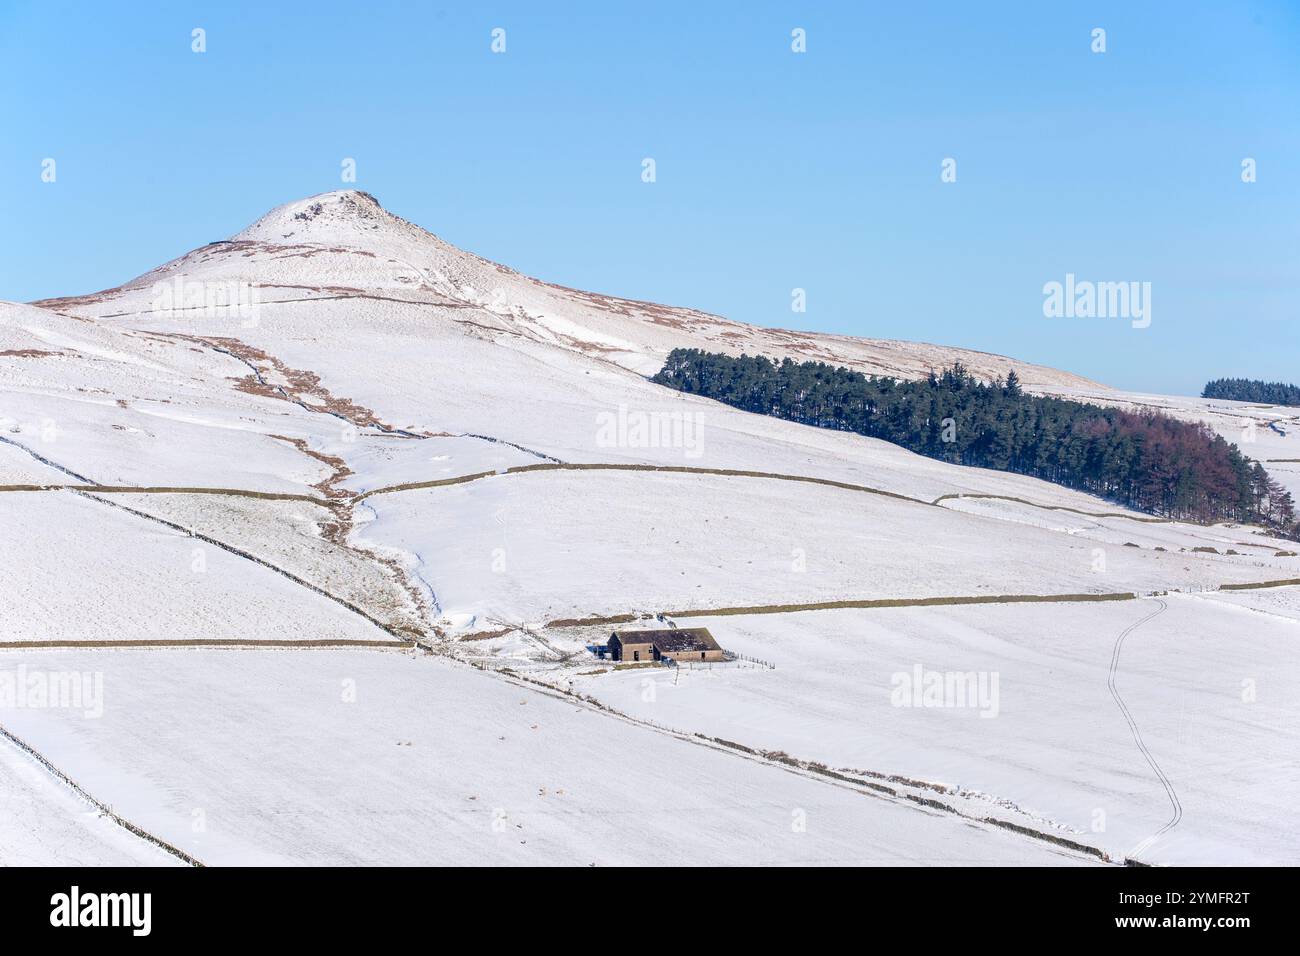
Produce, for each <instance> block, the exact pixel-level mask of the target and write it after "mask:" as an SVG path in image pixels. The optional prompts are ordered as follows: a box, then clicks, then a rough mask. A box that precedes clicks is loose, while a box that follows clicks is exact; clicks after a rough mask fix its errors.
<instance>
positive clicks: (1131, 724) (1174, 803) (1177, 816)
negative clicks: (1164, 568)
mask: <svg viewBox="0 0 1300 956" xmlns="http://www.w3.org/2000/svg"><path fill="white" fill-rule="evenodd" d="M1156 603H1157V604H1159V605H1160V607H1159V608H1157V609H1156V610H1154V611H1152V612H1151V613H1150V614H1148V615H1147V616H1146V617H1144V618H1142V619H1141V620H1140V621H1137V622H1135V623H1133V624H1130V625H1129V626H1128V627H1126V628H1125V629H1124V630H1123V632H1122V633H1121V634H1120V636H1119V637H1118V638H1116V640H1115V650H1114V652H1113V653H1112V654H1111V658H1110V677H1109V678H1108V679H1107V681H1106V686H1107V687H1109V688H1110V695H1111V696H1112V697H1114V698H1115V703H1116V704H1118V705H1119V709H1120V713H1122V714H1123V715H1124V720H1125V721H1126V722H1127V723H1128V729H1129V731H1130V732H1131V733H1132V734H1133V740H1134V742H1135V743H1136V744H1137V745H1138V750H1140V751H1142V756H1143V757H1145V758H1146V761H1147V763H1148V764H1149V765H1150V766H1151V769H1152V770H1153V771H1155V775H1156V777H1157V778H1158V779H1159V780H1160V785H1161V786H1162V787H1164V788H1165V795H1166V796H1168V797H1169V805H1170V807H1171V809H1172V813H1173V815H1172V816H1171V817H1170V818H1169V821H1168V822H1167V823H1166V824H1165V825H1164V826H1162V827H1161V828H1160V829H1159V830H1157V831H1156V832H1155V833H1153V834H1151V836H1149V837H1147V838H1146V839H1145V840H1143V841H1142V842H1141V843H1139V844H1138V845H1137V846H1136V847H1134V848H1133V849H1132V851H1130V853H1129V856H1130V857H1134V858H1136V857H1137V855H1138V854H1139V853H1141V852H1143V851H1144V850H1146V849H1147V848H1148V847H1150V846H1151V845H1152V844H1153V843H1155V842H1156V840H1158V839H1160V837H1162V836H1164V834H1166V833H1168V832H1169V831H1170V830H1172V829H1173V828H1174V827H1176V826H1178V823H1179V821H1180V820H1182V818H1183V805H1182V803H1180V802H1179V800H1178V793H1177V791H1175V790H1174V785H1173V784H1172V783H1171V782H1170V780H1169V778H1168V777H1167V776H1165V772H1164V771H1163V770H1161V769H1160V764H1158V763H1156V758H1155V757H1154V756H1152V754H1151V751H1150V750H1148V749H1147V745H1146V744H1145V743H1143V741H1142V734H1141V732H1140V731H1139V730H1138V725H1137V721H1135V720H1134V719H1133V715H1132V714H1131V713H1130V712H1129V709H1128V705H1127V704H1125V703H1124V698H1122V697H1121V696H1120V695H1119V688H1118V687H1116V686H1115V675H1116V674H1117V673H1118V671H1119V655H1120V651H1121V650H1122V649H1123V647H1124V638H1126V637H1128V636H1129V635H1130V634H1132V633H1133V632H1134V631H1136V630H1137V629H1138V628H1139V627H1141V626H1142V625H1143V624H1145V623H1147V621H1150V620H1151V619H1152V618H1154V617H1157V616H1158V615H1161V614H1163V613H1164V612H1165V611H1166V610H1167V609H1168V607H1169V605H1168V604H1166V603H1165V602H1164V601H1161V600H1159V599H1157V600H1156Z"/></svg>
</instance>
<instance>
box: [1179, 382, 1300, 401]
mask: <svg viewBox="0 0 1300 956" xmlns="http://www.w3.org/2000/svg"><path fill="white" fill-rule="evenodd" d="M1201 398H1226V399H1229V400H1231V401H1234V402H1259V403H1261V404H1266V405H1297V406H1300V385H1287V384H1285V383H1284V382H1260V381H1257V380H1255V379H1249V378H1217V379H1215V380H1214V381H1213V382H1209V383H1208V384H1207V385H1206V386H1205V389H1204V391H1202V392H1201Z"/></svg>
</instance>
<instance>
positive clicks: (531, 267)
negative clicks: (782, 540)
mask: <svg viewBox="0 0 1300 956" xmlns="http://www.w3.org/2000/svg"><path fill="white" fill-rule="evenodd" d="M547 11H551V12H547ZM196 27H201V28H203V29H204V30H206V43H207V50H206V52H204V53H201V54H200V53H194V52H193V51H192V50H191V44H192V39H191V36H192V34H191V31H192V30H193V29H194V28H196ZM497 27H500V28H502V29H504V30H505V31H506V32H505V40H506V49H505V52H504V53H493V52H492V50H491V43H492V36H491V32H492V30H493V29H494V28H497ZM1097 27H1100V28H1103V29H1105V31H1106V51H1105V52H1104V53H1094V52H1093V51H1092V45H1093V42H1094V41H1093V37H1092V31H1093V29H1094V28H1097ZM795 28H803V29H804V30H806V36H807V52H805V53H795V52H793V51H792V50H791V42H792V41H791V31H792V30H793V29H795ZM0 120H2V124H0V130H3V135H0V183H2V184H3V185H0V226H2V227H3V228H0V298H4V299H11V300H20V301H26V300H31V299H37V298H42V297H47V296H54V295H69V294H74V293H80V292H87V291H91V290H95V289H100V288H103V287H107V286H111V285H116V284H118V283H120V282H122V281H124V280H126V279H128V278H131V277H133V276H136V275H138V274H140V273H142V272H144V271H146V270H148V269H149V268H152V267H153V266H155V265H158V264H160V263H162V262H164V261H166V260H168V259H170V258H173V257H175V256H177V255H179V254H181V253H183V252H185V251H187V250H189V249H191V248H193V247H195V246H198V245H202V244H203V243H206V242H209V241H211V240H213V239H219V238H225V237H227V236H229V235H231V234H232V233H234V232H236V231H238V230H239V229H241V228H242V227H243V226H245V225H247V224H248V223H249V222H251V221H253V220H254V219H256V218H257V217H258V216H259V215H261V214H262V213H263V212H265V211H266V210H268V209H270V208H271V207H273V206H275V205H278V204H280V203H282V202H287V201H289V200H292V199H297V198H301V197H303V196H307V195H310V194H313V193H317V192H324V191H327V190H331V189H339V188H346V187H348V186H350V185H351V184H346V183H343V182H341V180H340V168H341V167H340V164H341V162H342V161H343V159H344V158H347V157H351V158H354V159H355V160H356V169H357V180H356V183H355V186H356V188H360V189H365V190H367V191H369V192H371V193H373V194H374V195H375V196H376V197H378V199H379V200H380V201H381V202H382V203H383V204H384V205H385V206H386V207H387V208H388V209H390V210H391V211H393V212H395V213H397V214H398V215H400V216H403V217H405V218H407V219H410V220H412V221H414V222H416V223H418V224H420V225H422V226H424V227H425V228H427V229H429V230H431V231H433V232H436V233H438V234H439V235H441V236H442V237H443V238H445V239H447V240H448V241H450V242H453V243H455V244H456V245H459V246H461V247H463V248H466V249H469V250H472V251H474V252H477V253H479V254H481V255H483V256H486V257H487V258H490V259H494V260H496V261H499V262H502V263H505V264H507V265H510V266H513V267H515V268H517V269H520V270H521V271H523V272H526V273H529V274H531V275H535V276H538V277H540V278H544V279H547V280H550V281H555V282H559V283H562V284H565V285H570V286H576V287H579V288H585V289H591V290H595V291H600V292H609V293H614V294H618V295H624V296H629V297H633V298H644V299H650V300H653V301H659V302H667V303H671V304H674V305H686V306H693V307H697V308H701V309H705V310H709V311H713V312H717V313H720V314H723V315H726V316H728V317H730V318H734V319H739V320H743V321H747V322H754V323H757V324H761V325H772V326H782V327H807V328H815V329H819V330H826V331H834V332H844V333H848V334H853V335H863V336H873V337H886V338H901V339H915V340H921V341H930V342H940V343H944V344H951V345H961V346H967V347H971V348H976V349H982V350H985V351H991V352H1001V353H1005V354H1009V355H1013V356H1016V357H1019V358H1022V359H1026V360H1029V361H1034V362H1041V363H1045V364H1049V365H1055V366H1059V367H1062V368H1066V369H1070V370H1072V371H1075V372H1079V373H1082V374H1084V375H1088V376H1090V377H1093V378H1096V379H1099V380H1101V381H1105V382H1109V383H1111V384H1114V385H1118V386H1121V387H1126V388H1135V389H1141V390H1147V391H1166V392H1175V393H1194V392H1197V391H1199V389H1200V387H1201V386H1202V385H1203V384H1204V382H1205V381H1206V380H1207V379H1208V378H1213V377H1219V376H1228V375H1231V376H1238V375H1240V376H1248V377H1260V378H1267V379H1270V380H1271V379H1282V380H1288V381H1293V382H1294V381H1297V380H1300V361H1298V360H1300V324H1298V322H1300V305H1298V303H1300V256H1298V253H1300V240H1298V237H1297V231H1298V230H1300V188H1298V185H1300V123H1298V121H1300V3H1297V2H1296V0H1289V2H1272V0H1241V2H1231V0H1221V2H1198V0H1180V2H1134V0H1125V2H1116V3H1071V2H1048V0H1041V2H1025V3H1010V2H997V0H990V2H989V3H969V2H967V3H959V2H952V3H925V2H915V3H912V2H909V3H872V2H866V0H860V2H831V0H817V2H805V3H761V2H743V3H741V2H712V3H711V2H707V0H695V2H685V3H676V2H668V0H655V2H652V3H612V2H602V3H564V2H562V0H556V2H553V3H538V2H521V3H491V2H481V3H479V2H475V3H471V2H460V3H450V2H448V3H439V2H437V0H433V2H424V3H417V2H411V3H395V2H375V0H367V2H355V0H354V2H328V0H315V2H311V3H305V2H304V3H274V4H273V3H268V2H220V3H217V2H212V3H187V2H157V3H154V2H149V0H132V2H131V3H129V4H126V3H122V4H105V3H90V2H86V3H58V2H48V0H46V2H28V0H0ZM646 157H651V158H653V159H654V160H655V163H656V181H655V182H653V183H646V182H643V181H642V160H643V159H644V158H646ZM949 157H951V158H953V159H955V160H956V173H957V180H956V182H951V183H945V182H941V175H940V173H941V164H942V162H943V160H944V159H945V158H949ZM46 158H53V159H55V161H56V163H57V166H56V180H55V181H54V182H52V183H50V182H43V181H42V178H41V176H42V161H43V160H45V159H46ZM1245 158H1252V159H1254V160H1255V162H1256V170H1257V181H1256V182H1254V183H1243V182H1242V160H1243V159H1245ZM1067 273H1074V274H1075V275H1076V276H1077V277H1078V278H1079V279H1080V280H1093V281H1138V282H1150V283H1151V319H1152V321H1151V325H1150V327H1149V328H1145V329H1134V328H1132V325H1131V323H1130V322H1129V321H1127V320H1124V319H1120V318H1110V319H1084V318H1046V317H1044V314H1043V301H1044V296H1043V286H1044V284H1045V283H1048V282H1051V281H1059V282H1064V280H1065V276H1066V274H1067ZM794 288H803V289H805V290H806V295H807V311H806V312H804V313H802V314H795V313H793V312H792V311H791V290H792V289H794Z"/></svg>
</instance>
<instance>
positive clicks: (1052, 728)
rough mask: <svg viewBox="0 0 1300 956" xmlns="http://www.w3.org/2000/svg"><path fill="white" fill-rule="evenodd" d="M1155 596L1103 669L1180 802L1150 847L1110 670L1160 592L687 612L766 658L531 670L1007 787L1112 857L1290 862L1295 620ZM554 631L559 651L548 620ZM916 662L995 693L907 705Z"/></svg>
mask: <svg viewBox="0 0 1300 956" xmlns="http://www.w3.org/2000/svg"><path fill="white" fill-rule="evenodd" d="M1239 593H1240V594H1241V595H1243V596H1244V595H1247V594H1251V593H1252V592H1239ZM1162 600H1163V601H1164V603H1165V604H1166V605H1167V610H1164V611H1161V612H1160V613H1159V614H1157V615H1156V616H1155V617H1153V618H1151V619H1150V620H1147V621H1146V622H1145V623H1143V624H1141V625H1140V626H1139V627H1137V628H1136V629H1134V630H1133V631H1132V632H1131V633H1130V634H1129V635H1128V636H1127V637H1126V638H1125V640H1124V643H1123V645H1122V647H1121V650H1120V654H1119V657H1118V661H1117V662H1116V666H1115V670H1114V681H1115V687H1116V689H1117V691H1118V692H1119V694H1120V695H1121V697H1122V698H1123V700H1124V701H1125V703H1126V705H1127V706H1128V708H1129V710H1130V711H1131V713H1132V716H1133V718H1134V720H1135V722H1136V724H1137V727H1138V728H1139V732H1140V734H1141V737H1142V740H1143V742H1144V743H1145V745H1146V747H1147V748H1148V750H1149V751H1150V752H1151V754H1152V755H1153V756H1154V758H1155V760H1156V762H1157V764H1158V766H1159V767H1160V769H1161V771H1162V772H1163V773H1164V774H1165V776H1166V777H1167V778H1168V780H1169V783H1170V786H1171V788H1172V791H1173V794H1174V796H1175V797H1176V799H1177V801H1178V806H1179V808H1180V809H1179V814H1180V816H1179V819H1178V822H1177V824H1176V825H1175V826H1173V827H1172V828H1171V829H1170V830H1169V831H1168V832H1167V833H1165V834H1164V835H1162V836H1161V837H1160V838H1159V839H1158V840H1156V841H1155V842H1154V843H1152V844H1150V845H1146V846H1143V843H1144V841H1146V840H1147V839H1148V838H1150V837H1151V836H1152V835H1154V834H1156V833H1157V832H1158V831H1159V830H1160V829H1161V827H1163V826H1164V825H1165V824H1166V823H1167V822H1169V820H1170V819H1171V818H1172V817H1173V816H1174V811H1173V808H1172V807H1173V805H1172V804H1171V801H1170V796H1169V794H1168V793H1166V791H1165V789H1164V788H1163V786H1162V785H1161V783H1160V779H1159V777H1158V775H1157V774H1156V773H1155V771H1154V770H1153V769H1152V768H1151V767H1150V766H1149V765H1148V764H1147V763H1146V761H1145V759H1144V757H1143V755H1142V753H1141V752H1140V751H1139V749H1138V748H1137V747H1136V746H1135V743H1134V739H1133V736H1132V731H1131V729H1130V727H1129V726H1128V724H1127V723H1126V722H1125V720H1124V717H1123V715H1122V713H1121V711H1120V710H1119V708H1118V707H1117V706H1116V704H1115V701H1114V699H1113V698H1112V696H1111V692H1110V687H1109V682H1110V679H1111V676H1112V670H1111V665H1112V661H1113V658H1114V652H1115V644H1116V642H1117V640H1118V638H1119V637H1120V635H1121V634H1123V633H1124V631H1125V630H1126V629H1127V628H1128V627H1130V626H1131V625H1133V624H1135V623H1137V622H1140V621H1143V620H1144V619H1146V618H1147V617H1148V615H1150V614H1152V613H1153V612H1155V611H1157V610H1159V607H1160V605H1159V604H1158V603H1157V602H1156V601H1155V600H1154V599H1149V600H1143V601H1130V602H1123V603H1114V604H1103V605H1091V604H1070V605H1049V606H1043V605H1032V604H1031V605H992V606H984V607H954V608H947V607H944V608H896V609H878V610H868V611H863V610H843V611H815V612H802V613H798V614H772V615H763V616H748V617H738V616H736V617H733V616H728V617H691V618H682V619H680V620H679V623H680V624H682V625H689V626H692V627H698V626H701V625H703V626H707V627H709V628H710V630H711V632H712V633H713V635H714V636H715V637H716V638H717V639H718V640H719V642H720V643H722V644H723V645H724V646H725V647H728V648H731V649H733V650H735V651H738V652H740V653H742V654H745V655H747V656H749V657H752V658H756V659H759V660H763V661H768V662H771V663H773V664H775V665H776V667H775V669H771V670H769V669H764V668H752V667H745V666H738V665H715V666H711V667H697V668H694V669H687V668H679V669H677V670H672V669H668V668H655V669H652V670H648V671H646V670H641V671H623V672H617V671H610V672H608V673H603V674H592V673H591V670H592V668H591V667H590V666H587V667H579V666H577V665H576V664H574V665H573V666H571V667H568V668H558V669H557V668H556V667H555V666H554V665H551V666H550V667H547V668H546V669H545V670H539V671H538V673H539V674H545V676H546V678H547V679H548V680H550V681H552V682H555V683H556V684H558V685H564V684H566V683H567V682H568V681H570V680H571V681H572V682H573V685H574V687H575V689H576V690H578V691H580V692H582V693H585V694H590V695H594V696H595V697H596V698H598V699H599V700H602V701H605V702H606V703H608V704H610V705H611V706H613V707H616V708H618V709H619V710H622V711H624V712H626V713H629V714H632V715H634V716H637V717H639V718H642V719H646V720H652V721H655V722H656V723H660V724H663V725H665V726H669V727H689V728H692V729H698V730H701V731H703V732H704V733H707V734H709V735H711V736H717V737H723V738H726V739H729V740H739V741H745V742H747V743H749V744H750V745H753V746H759V747H762V748H764V749H768V750H783V751H786V752H788V753H790V754H792V755H795V756H798V757H801V758H803V759H807V760H815V761H819V762H822V763H826V764H829V765H830V766H832V767H837V768H849V769H858V770H866V771H875V772H879V773H885V774H899V775H903V776H906V777H911V778H916V779H919V780H923V781H928V782H931V783H936V784H942V785H944V786H945V787H946V788H950V789H951V790H953V791H956V793H954V794H953V795H952V799H953V800H954V802H955V803H956V804H958V805H970V804H974V805H984V804H991V805H998V802H999V801H1007V803H1008V805H1009V806H1010V807H1012V808H1013V811H1014V812H1009V814H1008V817H1009V818H1010V819H1013V820H1019V821H1020V822H1022V823H1024V824H1026V825H1033V824H1035V823H1036V824H1037V825H1039V826H1045V827H1049V828H1051V829H1052V830H1054V831H1057V832H1063V833H1066V834H1068V835H1070V836H1071V837H1072V838H1073V839H1077V840H1080V841H1081V842H1085V843H1088V844H1090V845H1094V846H1098V847H1101V848H1103V849H1105V850H1107V851H1108V852H1109V853H1110V854H1111V855H1112V856H1115V857H1120V856H1124V855H1131V856H1136V857H1137V858H1140V859H1142V860H1144V861H1147V862H1156V863H1170V864H1178V863H1184V864H1185V863H1215V864H1219V863H1224V864H1227V863H1234V864H1262V863H1267V864H1282V863H1286V862H1288V861H1293V860H1295V859H1296V858H1297V857H1298V856H1300V811H1297V810H1296V809H1295V807H1294V802H1293V801H1292V800H1291V799H1290V796H1289V794H1291V793H1293V792H1294V791H1295V789H1296V788H1297V787H1300V767H1297V765H1296V762H1295V760H1294V759H1293V757H1294V754H1295V753H1296V752H1297V751H1300V662H1297V660H1296V658H1295V655H1294V654H1293V653H1292V652H1293V650H1294V648H1295V644H1296V641H1297V639H1300V623H1297V622H1296V621H1294V620H1290V621H1283V620H1279V619H1264V618H1261V617H1260V616H1259V615H1255V614H1252V613H1251V612H1250V611H1247V610H1242V609H1241V608H1240V607H1237V606H1231V607H1224V606H1219V605H1217V604H1216V602H1214V601H1211V600H1207V599H1205V598H1204V597H1202V596H1186V595H1174V596H1169V597H1166V598H1164V599H1162ZM1248 600H1251V599H1249V598H1245V597H1243V598H1242V602H1243V604H1244V603H1245V601H1248ZM552 643H554V644H555V645H556V646H557V647H560V648H565V647H567V645H566V644H565V642H564V641H562V640H560V639H559V637H558V636H555V635H552ZM918 666H920V667H922V668H924V671H925V672H926V673H929V672H940V673H944V674H949V673H972V672H973V673H976V674H985V675H988V677H989V678H990V679H993V675H996V684H995V685H993V684H990V685H989V687H990V691H992V689H993V688H994V687H996V692H995V693H994V692H990V693H989V694H987V695H986V696H985V698H983V699H982V700H974V699H971V700H967V701H966V703H967V706H924V707H917V706H910V705H911V704H913V703H914V701H913V700H912V698H910V697H905V698H904V699H903V700H902V701H901V702H900V701H899V700H897V699H895V698H894V696H893V695H894V694H895V691H896V690H897V688H898V687H899V686H900V684H901V683H902V680H903V679H904V678H903V677H900V675H905V676H906V678H907V679H910V678H911V677H912V675H913V674H914V671H915V668H916V667H918ZM577 671H586V674H585V676H580V675H578V674H577V673H575V672H577ZM647 682H649V683H647ZM650 684H653V688H652V689H650V690H648V689H647V688H648V687H649V686H650ZM941 703H953V701H941ZM1139 847H1141V848H1140V849H1138V848H1139Z"/></svg>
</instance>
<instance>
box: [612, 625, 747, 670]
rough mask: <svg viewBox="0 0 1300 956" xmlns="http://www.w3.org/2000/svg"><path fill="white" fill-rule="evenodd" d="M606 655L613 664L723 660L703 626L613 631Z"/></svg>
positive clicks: (719, 648)
mask: <svg viewBox="0 0 1300 956" xmlns="http://www.w3.org/2000/svg"><path fill="white" fill-rule="evenodd" d="M607 646H608V647H609V653H610V656H611V657H613V658H614V660H616V661H623V662H624V663H631V662H634V661H661V660H663V659H664V658H666V657H667V658H672V659H673V660H674V661H676V662H677V663H679V664H684V663H686V662H688V661H720V660H725V655H724V653H723V651H722V648H721V647H719V646H718V642H717V641H715V640H714V639H713V635H712V634H710V633H709V629H708V628H707V627H673V628H665V629H663V630H654V631H615V632H614V633H613V634H611V635H610V636H609V643H608V645H607Z"/></svg>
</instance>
